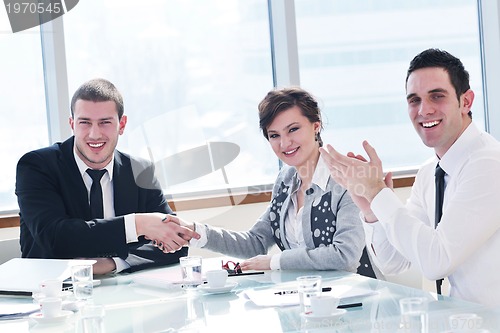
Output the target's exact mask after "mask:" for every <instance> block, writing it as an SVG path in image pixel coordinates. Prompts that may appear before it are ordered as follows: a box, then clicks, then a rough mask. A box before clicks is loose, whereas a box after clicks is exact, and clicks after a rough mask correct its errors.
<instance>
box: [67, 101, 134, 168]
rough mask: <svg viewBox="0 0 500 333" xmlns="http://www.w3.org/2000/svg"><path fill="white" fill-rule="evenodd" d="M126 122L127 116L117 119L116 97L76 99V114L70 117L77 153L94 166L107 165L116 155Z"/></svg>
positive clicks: (89, 165)
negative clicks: (95, 100)
mask: <svg viewBox="0 0 500 333" xmlns="http://www.w3.org/2000/svg"><path fill="white" fill-rule="evenodd" d="M126 123H127V117H126V116H122V119H121V120H118V111H117V109H116V104H115V102H113V101H106V102H92V101H84V100H81V99H80V100H77V102H76V103H75V108H74V115H73V118H71V117H70V118H69V124H70V126H71V129H72V130H73V134H74V136H75V147H76V153H77V155H78V156H79V157H80V158H81V159H82V160H83V161H84V162H85V164H86V165H87V166H88V167H90V168H92V169H102V168H104V167H105V166H106V165H107V164H108V163H109V162H110V161H111V159H112V158H113V153H114V150H115V148H116V145H117V144H118V136H119V135H122V134H123V131H124V129H125V125H126Z"/></svg>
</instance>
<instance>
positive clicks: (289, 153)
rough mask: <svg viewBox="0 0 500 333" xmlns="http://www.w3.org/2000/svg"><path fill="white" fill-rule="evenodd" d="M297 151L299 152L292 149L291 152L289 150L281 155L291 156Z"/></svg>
mask: <svg viewBox="0 0 500 333" xmlns="http://www.w3.org/2000/svg"><path fill="white" fill-rule="evenodd" d="M297 150H299V148H295V149H292V150H289V151H284V152H283V154H285V155H291V154H293V153H295V152H296V151H297Z"/></svg>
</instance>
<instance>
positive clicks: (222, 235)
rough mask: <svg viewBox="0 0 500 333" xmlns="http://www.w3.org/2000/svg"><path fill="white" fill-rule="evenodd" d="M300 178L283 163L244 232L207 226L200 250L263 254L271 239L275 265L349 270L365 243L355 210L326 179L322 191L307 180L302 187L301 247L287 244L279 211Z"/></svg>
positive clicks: (241, 255)
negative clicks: (261, 208)
mask: <svg viewBox="0 0 500 333" xmlns="http://www.w3.org/2000/svg"><path fill="white" fill-rule="evenodd" d="M299 185H300V182H299V178H298V175H297V171H296V169H295V168H294V167H290V166H284V167H283V168H282V170H281V171H280V173H279V175H278V178H277V179H276V182H275V184H274V187H273V192H272V199H271V202H270V204H269V206H268V207H267V209H266V211H265V212H264V214H262V216H261V217H260V218H259V219H258V220H257V222H256V223H255V224H254V225H253V227H252V228H251V229H250V230H249V231H245V232H235V231H229V230H224V229H220V228H216V227H213V226H210V225H206V227H207V237H208V242H207V244H206V245H205V246H204V248H205V249H209V250H212V251H216V252H219V253H223V254H226V255H230V256H235V257H238V258H250V257H253V256H256V255H259V254H266V253H267V251H268V250H269V248H271V247H272V246H273V245H274V244H276V245H278V247H279V248H280V249H281V250H282V251H283V252H282V254H281V258H280V266H281V269H314V270H344V271H351V272H355V271H356V268H357V267H358V266H359V260H360V257H361V254H362V252H363V248H364V246H365V241H364V230H363V226H362V224H361V220H360V218H359V210H358V208H357V207H356V205H355V204H354V203H353V201H352V199H351V197H350V196H349V194H348V193H347V191H346V190H345V189H344V188H343V187H341V186H340V185H339V184H337V183H336V182H335V181H334V180H333V179H332V178H329V179H328V183H327V185H326V191H323V190H322V189H321V188H320V187H319V186H318V185H316V184H312V185H311V188H310V189H309V190H307V191H306V197H305V202H304V207H303V210H302V214H303V215H302V223H303V224H302V228H303V233H304V241H305V243H306V248H294V249H291V248H290V245H289V244H288V243H287V240H286V237H285V234H286V230H285V216H286V214H287V212H288V208H289V205H290V204H291V202H292V200H291V194H293V193H295V192H296V191H297V190H298V188H299Z"/></svg>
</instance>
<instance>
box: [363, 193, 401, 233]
mask: <svg viewBox="0 0 500 333" xmlns="http://www.w3.org/2000/svg"><path fill="white" fill-rule="evenodd" d="M370 207H371V209H372V211H373V213H374V214H375V216H377V217H378V220H379V222H381V223H382V225H383V224H384V223H387V222H388V221H390V219H391V217H392V216H394V214H395V213H396V211H397V210H398V209H400V208H401V207H403V204H402V203H401V200H399V198H398V197H397V196H396V194H395V193H394V192H393V191H392V190H391V189H390V188H384V189H382V191H380V192H379V193H378V194H377V195H376V196H375V198H373V200H372V203H371V205H370Z"/></svg>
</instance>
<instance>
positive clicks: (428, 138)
mask: <svg viewBox="0 0 500 333" xmlns="http://www.w3.org/2000/svg"><path fill="white" fill-rule="evenodd" d="M406 100H407V102H408V113H409V115H410V119H411V121H412V123H413V126H414V127H415V130H416V131H417V133H418V135H419V136H420V138H421V139H422V141H423V142H424V144H425V145H426V146H428V147H432V148H434V151H435V152H436V154H437V155H438V156H439V157H440V158H441V157H442V156H443V155H444V154H445V153H446V152H447V151H448V149H449V148H450V147H451V146H452V145H453V143H454V142H455V141H456V140H457V139H458V137H459V136H460V135H461V134H462V132H463V131H464V130H465V129H466V128H467V126H468V125H469V124H470V123H471V119H470V118H469V116H468V115H467V113H468V112H469V110H470V109H471V106H472V102H473V101H474V93H473V92H472V90H470V89H469V90H468V91H466V92H465V93H463V94H462V95H461V96H460V99H457V94H456V92H455V88H454V87H453V85H452V84H451V81H450V77H449V75H448V72H446V71H445V70H444V69H443V68H439V67H429V68H421V69H418V70H416V71H414V72H413V73H411V74H410V76H409V77H408V82H407V84H406Z"/></svg>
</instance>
